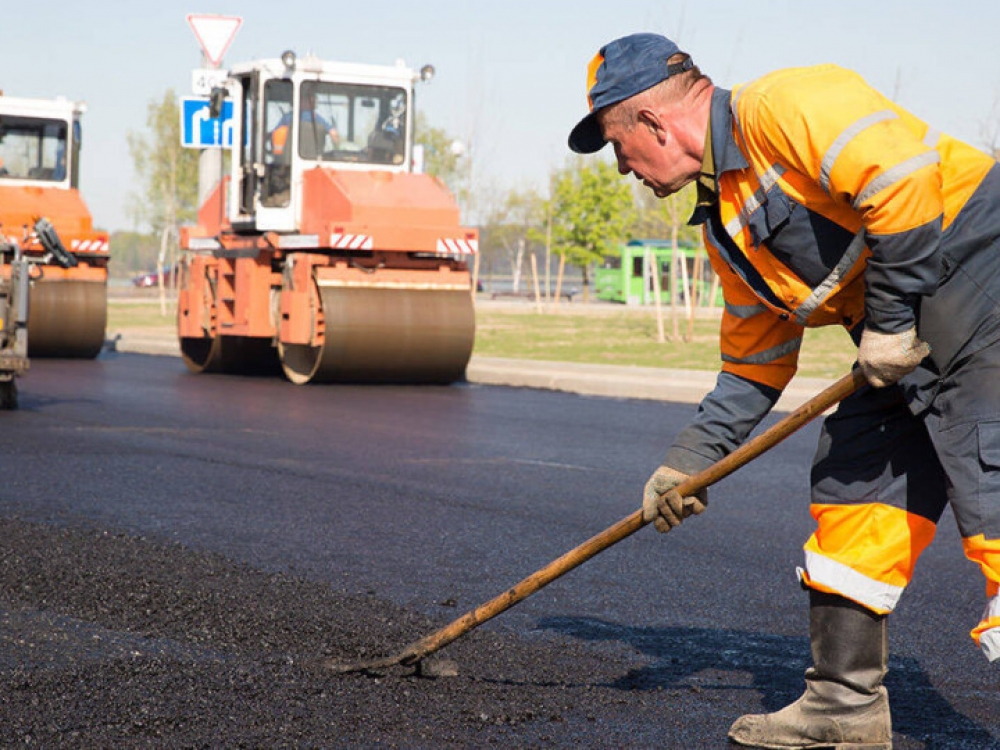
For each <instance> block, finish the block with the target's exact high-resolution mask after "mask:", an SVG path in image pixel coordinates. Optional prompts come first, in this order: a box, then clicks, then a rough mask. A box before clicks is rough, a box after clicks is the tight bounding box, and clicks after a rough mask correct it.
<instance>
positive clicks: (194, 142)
mask: <svg viewBox="0 0 1000 750" xmlns="http://www.w3.org/2000/svg"><path fill="white" fill-rule="evenodd" d="M181 145H182V146H183V147H184V148H232V147H233V103H232V102H231V101H229V100H228V99H226V100H225V101H223V103H222V116H221V117H214V118H213V117H209V116H208V97H207V96H185V97H181Z"/></svg>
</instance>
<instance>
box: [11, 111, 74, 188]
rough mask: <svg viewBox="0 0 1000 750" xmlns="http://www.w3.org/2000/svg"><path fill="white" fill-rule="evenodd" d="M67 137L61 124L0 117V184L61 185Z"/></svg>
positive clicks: (54, 121) (38, 119) (63, 122)
mask: <svg viewBox="0 0 1000 750" xmlns="http://www.w3.org/2000/svg"><path fill="white" fill-rule="evenodd" d="M66 134H67V126H66V122H65V121H63V120H52V119H48V118H41V117H17V116H13V115H0V180H33V181H37V182H63V181H64V180H65V179H66V159H67V148H66V146H67V137H66Z"/></svg>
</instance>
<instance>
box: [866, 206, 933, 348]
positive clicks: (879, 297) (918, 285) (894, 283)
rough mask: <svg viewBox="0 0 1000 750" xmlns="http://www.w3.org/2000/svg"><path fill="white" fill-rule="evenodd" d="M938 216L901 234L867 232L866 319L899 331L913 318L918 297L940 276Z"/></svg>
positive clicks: (883, 328) (872, 325) (887, 330)
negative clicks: (881, 234) (869, 252)
mask: <svg viewBox="0 0 1000 750" xmlns="http://www.w3.org/2000/svg"><path fill="white" fill-rule="evenodd" d="M941 221H942V220H941V217H938V218H937V219H935V220H934V221H931V222H929V223H927V224H924V225H923V226H922V227H917V228H915V229H911V230H909V231H908V232H902V233H900V234H894V235H887V236H879V235H871V234H869V235H868V237H867V239H868V247H869V248H871V251H872V257H871V258H869V260H868V268H867V270H866V271H865V312H866V314H867V315H866V323H867V325H868V327H869V328H873V329H874V330H876V331H880V332H881V333H899V332H901V331H905V330H906V329H907V328H911V327H912V326H913V324H914V322H915V313H914V308H915V307H916V301H917V299H918V298H919V297H922V296H927V295H930V294H933V293H934V291H935V290H936V289H937V286H938V281H939V279H940V277H941V251H940V244H941Z"/></svg>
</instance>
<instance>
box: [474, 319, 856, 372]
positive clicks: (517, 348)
mask: <svg viewBox="0 0 1000 750" xmlns="http://www.w3.org/2000/svg"><path fill="white" fill-rule="evenodd" d="M476 326H477V327H476V346H475V353H476V354H479V355H482V356H489V357H511V358H515V359H547V360H554V361H563V362H587V363H594V364H614V365H639V366H642V367H671V368H681V369H690V370H716V369H718V367H719V364H720V360H719V343H718V342H719V332H718V331H719V321H718V319H717V318H702V319H697V320H695V322H694V327H693V331H692V332H691V333H690V334H689V333H688V324H687V321H686V320H681V321H679V324H678V334H679V335H677V336H676V337H675V336H674V326H673V324H672V322H671V319H670V316H669V313H667V312H664V334H665V339H666V341H665V342H664V343H660V342H659V340H658V339H659V335H658V326H657V319H656V315H655V312H654V311H653V310H648V311H647V310H635V309H634V308H624V307H623V308H621V309H616V308H614V307H610V308H601V310H600V312H595V309H594V308H592V307H586V308H585V307H584V306H582V305H577V307H576V308H574V306H573V304H572V303H570V304H567V305H561V306H559V307H557V308H556V309H555V311H553V312H549V313H538V312H535V310H534V307H533V306H530V305H525V306H524V310H515V309H512V308H510V307H508V308H504V309H497V308H491V307H490V306H487V305H480V306H478V307H477V309H476ZM856 352H857V350H856V348H855V347H854V344H853V343H852V342H851V340H850V338H849V337H848V335H847V333H846V332H845V331H843V329H840V328H832V327H831V328H823V329H810V330H809V331H807V332H806V340H805V343H804V344H803V347H802V353H801V355H800V361H799V374H800V375H802V376H804V377H818V378H836V377H840V376H841V375H843V374H844V373H845V372H847V370H848V369H850V366H851V363H853V362H854V359H855V357H856Z"/></svg>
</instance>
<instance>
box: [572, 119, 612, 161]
mask: <svg viewBox="0 0 1000 750" xmlns="http://www.w3.org/2000/svg"><path fill="white" fill-rule="evenodd" d="M606 143H607V141H606V140H604V135H603V134H602V133H601V126H600V125H599V124H598V123H597V117H595V116H594V113H593V112H591V113H590V114H589V115H587V116H586V117H584V118H583V119H582V120H580V122H578V123H577V124H576V127H575V128H573V130H572V132H570V134H569V147H570V148H571V149H572V150H573V151H575V152H576V153H578V154H593V153H595V152H597V151H600V150H601V149H602V148H604V145H605V144H606Z"/></svg>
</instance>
